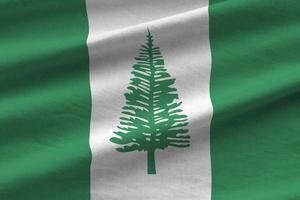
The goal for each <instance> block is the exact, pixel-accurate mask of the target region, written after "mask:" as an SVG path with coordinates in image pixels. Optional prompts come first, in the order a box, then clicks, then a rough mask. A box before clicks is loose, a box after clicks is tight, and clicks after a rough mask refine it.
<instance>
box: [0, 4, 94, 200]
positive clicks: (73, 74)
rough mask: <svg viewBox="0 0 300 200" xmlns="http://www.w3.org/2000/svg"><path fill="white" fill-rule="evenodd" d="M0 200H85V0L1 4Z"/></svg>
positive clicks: (87, 91)
mask: <svg viewBox="0 0 300 200" xmlns="http://www.w3.org/2000/svg"><path fill="white" fill-rule="evenodd" d="M0 10H1V11H0V199H3V200H25V199H26V200H27V199H28V200H77V199H78V200H88V199H89V198H90V162H91V153H90V149H89V124H90V111H91V95H90V88H89V68H88V50H87V46H86V38H87V34H88V24H87V14H86V8H85V1H84V0H63V1H61V0H51V1H40V0H22V1H21V0H4V1H1V2H0Z"/></svg>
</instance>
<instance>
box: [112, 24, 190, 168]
mask: <svg viewBox="0 0 300 200" xmlns="http://www.w3.org/2000/svg"><path fill="white" fill-rule="evenodd" d="M135 59H136V61H137V63H136V64H135V65H134V66H133V71H132V72H131V74H132V75H133V78H131V79H130V80H131V82H130V85H129V86H128V87H127V89H128V92H127V93H125V97H126V105H125V106H124V107H123V108H122V109H123V111H122V114H123V115H122V117H121V118H120V125H119V126H118V129H119V130H118V131H116V132H114V133H115V134H116V135H117V136H118V137H113V138H111V139H110V141H111V142H113V143H115V144H118V145H121V147H118V148H117V149H116V150H117V151H119V152H131V151H146V152H147V157H148V159H147V160H148V174H156V166H155V151H156V150H157V149H161V150H163V149H165V148H167V147H168V146H173V147H188V146H189V145H190V136H189V135H188V134H187V132H188V129H186V128H185V126H187V125H188V121H187V116H186V115H184V114H182V110H181V109H180V108H179V107H180V105H181V101H179V98H178V94H177V90H176V89H175V88H173V87H172V85H173V84H174V83H175V79H174V78H171V76H170V74H169V73H168V72H167V70H166V68H165V66H164V60H163V57H162V55H161V52H160V48H159V47H155V46H154V45H153V36H152V34H151V33H150V31H149V29H148V35H147V42H146V44H145V45H142V46H141V48H140V53H139V56H138V57H137V58H135Z"/></svg>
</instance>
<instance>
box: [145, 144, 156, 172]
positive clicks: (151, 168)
mask: <svg viewBox="0 0 300 200" xmlns="http://www.w3.org/2000/svg"><path fill="white" fill-rule="evenodd" d="M147 160H148V174H156V167H155V152H154V150H150V151H148V152H147Z"/></svg>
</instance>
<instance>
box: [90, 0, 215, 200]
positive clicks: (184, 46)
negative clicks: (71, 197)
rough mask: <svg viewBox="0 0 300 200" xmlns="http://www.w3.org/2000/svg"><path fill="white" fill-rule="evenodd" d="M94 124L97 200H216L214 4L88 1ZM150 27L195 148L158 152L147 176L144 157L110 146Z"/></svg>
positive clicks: (94, 191)
mask: <svg viewBox="0 0 300 200" xmlns="http://www.w3.org/2000/svg"><path fill="white" fill-rule="evenodd" d="M87 8H88V19H89V37H88V48H89V54H90V81H91V83H90V85H91V90H92V119H91V130H90V146H91V150H92V156H93V157H92V166H91V199H92V200H102V199H103V200H110V199H116V200H119V199H123V200H153V199H156V200H169V199H173V200H177V199H178V200H182V199H189V200H199V199H201V200H210V199H211V163H210V140H209V139H210V136H209V134H210V121H211V116H212V105H211V100H210V94H209V80H210V71H211V52H210V45H209V34H208V31H209V27H208V24H209V23H208V0H190V1H185V0H152V1H146V0H122V1H121V0H111V1H107V0H87ZM147 27H149V29H150V31H151V32H152V34H153V36H154V44H155V45H156V46H159V47H161V51H162V55H163V57H164V60H165V67H166V68H167V70H168V72H169V73H170V74H171V76H172V77H174V78H176V83H175V87H176V88H177V90H178V94H179V98H180V100H181V101H182V102H183V104H182V109H183V110H184V114H186V115H187V116H188V120H189V126H188V129H189V135H191V146H190V147H188V148H172V147H169V148H167V149H165V150H164V151H160V150H158V151H157V153H156V164H157V174H156V175H148V174H147V166H146V153H144V152H130V153H120V152H117V151H116V150H115V148H116V145H115V144H113V143H111V142H110V141H109V139H110V138H111V137H113V136H114V134H113V131H116V126H117V125H118V124H119V117H120V114H121V108H122V107H123V106H124V105H125V97H124V93H125V92H126V91H127V89H126V88H127V86H128V84H129V80H130V78H131V77H132V76H131V74H130V72H131V70H132V65H133V64H134V63H135V60H134V57H136V56H137V55H138V50H139V48H140V45H142V44H144V43H145V41H146V34H147Z"/></svg>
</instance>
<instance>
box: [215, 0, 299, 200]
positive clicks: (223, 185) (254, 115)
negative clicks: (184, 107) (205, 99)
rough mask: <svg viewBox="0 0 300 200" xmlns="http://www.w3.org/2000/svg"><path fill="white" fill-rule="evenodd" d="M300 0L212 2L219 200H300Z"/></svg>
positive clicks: (217, 190) (216, 178)
mask: <svg viewBox="0 0 300 200" xmlns="http://www.w3.org/2000/svg"><path fill="white" fill-rule="evenodd" d="M299 11H300V1H296V0H291V1H282V0H263V1H262V0H251V1H249V0H226V1H225V0H211V1H210V8H209V13H210V42H211V49H212V77H211V98H212V103H213V108H214V115H213V119H212V125H211V156H212V199H213V200H241V199H242V200H283V199H290V200H296V199H300V190H299V188H300V92H299V91H300V39H299V36H300V23H299V22H300V12H299Z"/></svg>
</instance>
